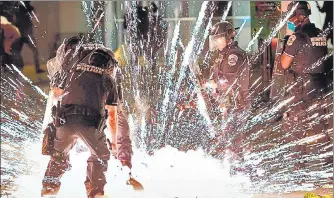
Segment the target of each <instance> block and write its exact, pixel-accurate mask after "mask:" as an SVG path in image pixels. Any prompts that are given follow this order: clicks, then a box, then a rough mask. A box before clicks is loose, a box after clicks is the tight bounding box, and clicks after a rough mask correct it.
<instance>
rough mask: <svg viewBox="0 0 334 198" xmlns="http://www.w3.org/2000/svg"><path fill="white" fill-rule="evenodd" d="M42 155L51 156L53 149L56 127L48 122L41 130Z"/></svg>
mask: <svg viewBox="0 0 334 198" xmlns="http://www.w3.org/2000/svg"><path fill="white" fill-rule="evenodd" d="M43 133H44V137H43V144H42V155H50V156H52V154H53V151H54V138H55V137H56V127H55V126H54V124H53V123H50V124H49V125H48V126H47V127H46V129H45V130H44V131H43Z"/></svg>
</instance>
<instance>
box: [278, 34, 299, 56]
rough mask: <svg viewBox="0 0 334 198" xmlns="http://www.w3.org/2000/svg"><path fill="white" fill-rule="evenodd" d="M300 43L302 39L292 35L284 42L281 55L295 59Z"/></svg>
mask: <svg viewBox="0 0 334 198" xmlns="http://www.w3.org/2000/svg"><path fill="white" fill-rule="evenodd" d="M302 43H303V39H302V38H301V37H300V36H298V35H295V34H292V35H291V36H290V37H289V39H288V41H287V42H286V45H285V48H284V51H283V53H284V54H285V55H287V56H290V57H295V55H296V54H297V52H299V50H300V49H301V47H302V46H301V45H302Z"/></svg>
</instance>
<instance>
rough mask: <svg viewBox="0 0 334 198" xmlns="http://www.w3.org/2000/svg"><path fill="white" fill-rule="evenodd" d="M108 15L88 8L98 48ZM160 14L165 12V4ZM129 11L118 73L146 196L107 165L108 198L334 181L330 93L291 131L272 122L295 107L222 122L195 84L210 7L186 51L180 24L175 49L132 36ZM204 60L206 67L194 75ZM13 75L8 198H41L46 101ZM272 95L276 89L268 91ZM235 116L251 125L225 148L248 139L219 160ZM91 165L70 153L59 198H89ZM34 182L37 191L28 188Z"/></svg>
mask: <svg viewBox="0 0 334 198" xmlns="http://www.w3.org/2000/svg"><path fill="white" fill-rule="evenodd" d="M231 4H232V3H231V2H229V3H228V5H227V7H226V8H225V11H224V14H223V17H222V19H221V20H225V19H226V16H227V13H228V11H229V9H230V8H231ZM102 6H103V3H98V4H94V3H93V2H82V7H83V11H84V13H85V15H86V20H87V23H88V26H89V27H90V28H91V32H92V33H93V32H94V34H93V36H92V38H94V40H95V41H96V42H97V43H102V30H101V27H100V26H99V25H98V24H99V21H101V20H102V18H103V15H104V12H103V9H101V7H102ZM163 6H166V5H164V4H163V3H161V7H163ZM124 9H125V13H127V14H126V15H127V26H128V28H127V33H126V34H125V39H124V40H125V45H124V46H122V51H123V54H124V57H125V60H126V62H127V66H126V67H125V68H122V69H123V73H124V74H125V85H126V87H125V88H124V93H125V105H124V106H125V107H126V110H127V111H128V112H129V122H130V127H131V133H132V134H131V135H132V139H133V140H134V143H135V144H134V147H135V148H134V150H135V154H134V158H133V166H134V169H133V171H132V172H133V174H134V176H135V177H137V178H138V179H139V180H140V181H141V182H142V183H143V185H144V186H145V189H146V190H145V192H144V193H141V194H140V193H139V194H138V193H137V194H134V192H133V191H132V190H131V189H130V188H129V187H127V186H125V185H124V183H125V180H126V174H127V171H128V170H124V169H121V168H120V164H119V163H118V162H117V161H115V160H110V165H109V171H108V174H107V178H108V184H107V186H106V188H107V189H108V190H106V192H107V194H110V195H113V194H116V195H117V196H119V197H133V196H134V195H135V196H140V197H161V196H162V195H163V197H176V196H177V197H179V196H181V197H182V196H187V197H189V196H193V197H195V196H196V197H202V196H203V197H208V196H220V197H222V196H223V195H226V194H228V195H229V197H247V196H249V197H250V195H251V194H252V193H264V192H270V193H274V192H276V193H277V192H279V193H282V192H291V191H298V190H312V189H314V188H316V186H319V185H323V184H327V183H329V182H330V181H331V177H332V175H333V151H332V137H333V130H332V122H331V120H332V116H333V112H332V110H328V109H332V98H331V96H332V92H331V93H328V94H326V95H324V96H321V97H319V98H318V99H317V101H316V102H315V103H314V104H313V105H312V106H310V107H309V108H308V111H307V112H306V113H307V115H308V116H306V117H307V119H305V120H304V121H303V122H300V123H298V124H295V125H289V124H286V123H283V122H273V121H272V120H273V119H274V118H275V116H276V115H277V113H278V112H280V110H281V109H282V108H283V107H285V108H289V107H290V106H293V105H295V104H290V103H291V100H292V99H291V98H290V99H285V100H283V99H282V100H275V102H274V103H273V104H264V103H257V104H256V105H255V106H256V108H255V109H256V111H252V112H248V111H247V112H238V113H233V115H229V116H228V117H226V118H224V119H222V118H221V117H219V116H218V114H217V113H219V112H218V110H217V108H214V104H212V103H211V101H210V100H209V99H208V98H207V97H206V92H205V91H203V90H202V89H201V82H200V79H199V78H198V74H199V73H201V72H202V70H204V69H205V65H208V64H209V60H210V57H211V56H210V54H206V55H205V56H204V58H202V57H201V53H202V50H203V46H204V43H205V40H206V39H207V37H208V32H209V29H210V27H211V26H212V20H213V14H212V12H213V11H214V9H215V6H214V5H213V4H212V3H211V2H203V3H202V6H201V9H200V12H199V14H198V18H197V20H196V23H195V26H194V28H193V30H192V32H191V35H190V39H189V42H188V44H187V45H186V46H183V43H182V41H181V39H180V29H181V28H182V25H181V22H180V21H177V22H176V23H175V25H174V29H173V36H172V38H171V39H170V40H160V38H156V36H154V37H153V39H147V40H143V39H138V35H137V34H131V32H137V29H136V27H137V25H136V24H137V21H138V20H137V17H138V16H137V14H136V3H135V2H126V3H125V4H124ZM292 11H293V10H292ZM292 11H291V12H290V13H287V15H286V16H282V18H281V19H279V21H277V25H276V26H275V27H274V28H273V29H272V31H271V33H270V34H269V36H268V38H267V39H265V41H264V42H263V44H262V46H260V47H259V52H258V53H255V54H253V55H252V56H251V57H250V60H249V61H250V62H251V63H253V64H254V63H255V62H256V60H257V59H258V58H259V56H260V55H261V54H262V53H263V52H264V50H265V48H266V47H267V46H268V45H269V44H270V42H271V40H272V39H273V38H274V37H275V36H276V35H277V33H278V31H279V30H280V29H281V28H282V27H283V26H284V24H285V23H286V21H287V19H288V17H289V15H291V13H292ZM162 17H164V16H163V15H162ZM92 18H93V19H94V20H91V19H92ZM149 19H150V20H153V17H152V16H151V15H150V16H149ZM115 23H116V21H115ZM152 24H155V26H156V28H153V29H154V30H155V31H156V29H157V27H160V28H163V29H165V28H166V26H167V24H164V23H161V24H156V23H152ZM244 24H245V22H244V23H243V25H244ZM117 25H118V24H116V26H117ZM242 27H243V26H242ZM242 27H241V29H242ZM261 30H262V27H261V28H260V29H259V31H258V32H257V33H256V34H255V35H254V37H253V39H252V40H251V42H250V43H249V44H248V46H247V50H250V49H251V47H252V45H253V44H254V41H255V40H256V39H257V37H258V36H259V34H260V32H261ZM240 31H242V30H240ZM239 33H240V32H239ZM239 33H238V34H239ZM150 34H152V35H154V31H153V32H151V33H149V36H148V37H149V38H150V36H151V35H150ZM159 42H163V44H162V47H161V49H162V50H163V51H164V56H159V55H158V54H155V53H154V51H155V49H152V48H153V47H152V46H154V47H155V46H156V45H154V43H159ZM139 56H141V57H143V58H142V60H139V59H138V57H139ZM329 56H332V54H328V55H327V56H326V57H324V58H323V59H320V60H319V61H318V62H317V63H315V64H314V65H313V67H317V65H319V63H320V62H322V61H324V60H325V59H327V58H329ZM152 57H153V58H152ZM201 58H202V59H203V60H202V65H204V66H203V67H199V66H198V62H200V59H201ZM7 70H8V72H6V75H1V93H2V94H1V138H2V139H1V161H2V163H1V175H2V176H1V190H2V195H6V194H7V195H10V196H9V197H38V196H39V192H40V191H39V189H40V187H41V180H42V177H43V173H44V171H45V168H46V165H47V161H48V158H47V157H45V156H42V155H40V147H41V141H42V140H41V139H42V134H41V132H40V129H41V127H42V118H43V116H44V110H45V105H46V97H47V95H46V94H45V93H43V91H41V90H40V89H39V88H38V87H36V86H34V85H33V84H32V83H31V82H30V81H29V79H27V78H26V77H25V76H24V75H23V74H22V73H21V72H20V71H19V70H18V69H16V67H15V66H8V67H7ZM260 80H261V77H259V78H257V79H256V80H255V81H254V82H253V83H252V85H251V94H253V95H252V99H253V100H254V101H260V96H259V95H255V92H254V91H252V88H254V89H253V90H255V89H256V88H257V87H258V86H260V85H259V81H260ZM270 86H272V84H271V85H269V86H268V87H265V88H264V89H263V92H264V91H266V90H267V89H269V88H270ZM285 88H286V89H291V87H285ZM180 103H181V104H189V105H190V106H191V104H192V105H193V107H194V108H190V109H187V108H179V104H180ZM286 106H287V107H286ZM233 117H238V119H239V120H242V119H246V121H245V122H244V123H246V124H245V125H243V126H240V129H238V130H236V133H235V134H233V136H231V137H226V138H227V139H225V141H224V142H225V143H226V144H225V145H224V148H228V147H229V146H230V145H232V144H235V143H233V141H232V140H234V139H235V138H236V137H237V136H242V137H244V138H243V141H241V142H238V143H237V144H238V150H234V151H233V152H230V153H229V152H221V151H222V150H221V149H224V148H221V147H222V145H220V144H219V143H217V142H214V141H212V140H213V137H214V136H215V134H217V133H219V131H223V130H224V129H225V127H226V126H227V125H228V122H231V121H232V120H233V119H232V118H233ZM241 128H242V129H241ZM316 131H317V132H316ZM172 147H173V148H172ZM238 152H242V153H243V154H244V159H243V160H239V159H238V158H237V157H235V156H237V155H238ZM152 154H153V155H152ZM87 158H88V154H87V153H86V152H80V153H77V152H76V151H75V149H74V151H73V152H72V153H71V161H72V163H73V164H72V166H73V170H71V171H70V172H69V173H67V175H65V177H64V179H63V185H62V189H61V191H60V194H59V197H84V196H85V193H84V192H85V191H84V186H83V181H84V179H85V175H84V173H85V171H84V169H85V167H84V166H85V165H84V163H79V162H80V161H81V162H85V161H86V159H87ZM236 170H243V171H242V172H243V175H242V176H240V175H238V174H237V175H234V176H231V173H233V172H235V171H236ZM232 175H233V174H232ZM74 179H75V181H74ZM80 181H82V182H80ZM176 181H177V182H176ZM27 183H28V184H27ZM33 183H35V184H36V185H31V184H33ZM73 183H78V184H74V185H73ZM69 186H71V188H70V187H69ZM194 189H196V190H194ZM71 193H72V194H71ZM208 193H209V194H208ZM4 197H5V196H4Z"/></svg>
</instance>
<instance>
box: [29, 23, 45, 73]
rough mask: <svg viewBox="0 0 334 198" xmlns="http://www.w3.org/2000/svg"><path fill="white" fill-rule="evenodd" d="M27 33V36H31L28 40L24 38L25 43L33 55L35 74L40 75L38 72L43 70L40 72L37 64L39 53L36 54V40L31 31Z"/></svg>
mask: <svg viewBox="0 0 334 198" xmlns="http://www.w3.org/2000/svg"><path fill="white" fill-rule="evenodd" d="M29 32H30V33H29V35H31V36H30V38H28V37H26V43H27V45H28V47H29V48H30V49H31V51H32V52H33V54H34V62H35V68H36V73H40V72H43V70H41V68H40V64H39V59H38V56H39V52H38V49H37V46H36V45H37V44H36V39H35V37H34V36H33V31H32V29H31V30H29Z"/></svg>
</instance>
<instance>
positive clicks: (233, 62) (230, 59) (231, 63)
mask: <svg viewBox="0 0 334 198" xmlns="http://www.w3.org/2000/svg"><path fill="white" fill-rule="evenodd" d="M237 62H238V56H237V55H235V54H231V55H229V56H228V65H229V66H234V65H236V64H237Z"/></svg>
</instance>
